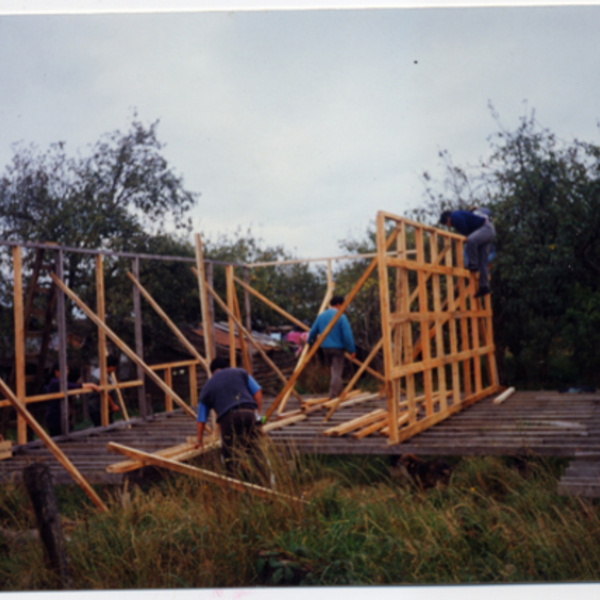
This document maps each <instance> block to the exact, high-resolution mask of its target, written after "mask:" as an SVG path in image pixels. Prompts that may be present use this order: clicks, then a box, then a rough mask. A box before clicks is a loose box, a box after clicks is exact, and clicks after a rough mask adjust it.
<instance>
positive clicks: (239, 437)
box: [196, 358, 262, 473]
mask: <svg viewBox="0 0 600 600" xmlns="http://www.w3.org/2000/svg"><path fill="white" fill-rule="evenodd" d="M210 370H211V373H212V375H211V377H210V379H209V380H208V381H207V382H206V383H205V384H204V386H203V387H202V391H201V392H200V398H199V399H198V416H197V419H196V440H197V442H196V448H201V447H202V446H203V445H204V440H203V437H204V429H205V426H206V421H207V418H208V413H209V411H210V410H211V409H213V410H214V411H215V413H216V414H217V423H218V424H219V428H220V430H221V451H222V453H223V457H224V459H225V466H226V467H227V470H228V471H229V472H230V473H233V471H234V470H235V467H236V466H237V465H236V463H237V461H236V454H237V453H240V452H248V453H249V454H250V455H252V456H253V458H254V459H255V462H256V463H259V462H260V458H259V448H258V440H259V438H260V435H261V428H260V424H259V423H258V422H257V417H258V415H259V414H260V410H261V408H262V389H261V387H260V385H259V384H258V383H257V382H256V380H255V379H254V378H253V377H252V376H251V375H249V374H248V373H247V372H246V371H245V370H244V369H236V368H233V367H230V366H229V361H227V360H226V359H224V358H215V359H214V360H213V361H212V362H211V363H210ZM256 466H257V467H259V469H260V465H259V464H257V465H256Z"/></svg>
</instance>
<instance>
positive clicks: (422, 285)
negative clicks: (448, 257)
mask: <svg viewBox="0 0 600 600" xmlns="http://www.w3.org/2000/svg"><path fill="white" fill-rule="evenodd" d="M415 242H416V245H417V262H418V263H419V264H421V265H423V264H424V263H425V247H424V240H423V229H422V228H420V227H417V228H416V229H415ZM417 281H418V289H419V312H421V313H425V314H427V313H428V312H429V307H428V302H427V287H426V281H425V271H423V269H419V270H418V271H417ZM420 328H421V353H422V355H423V362H424V363H427V362H428V361H429V360H430V359H431V343H430V342H431V340H430V337H429V320H426V321H421V323H420ZM423 387H424V391H425V411H426V413H427V416H430V415H432V414H433V381H432V376H431V369H429V368H426V369H424V371H423Z"/></svg>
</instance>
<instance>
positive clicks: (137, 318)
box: [131, 256, 148, 417]
mask: <svg viewBox="0 0 600 600" xmlns="http://www.w3.org/2000/svg"><path fill="white" fill-rule="evenodd" d="M131 270H132V274H133V276H134V277H135V279H136V280H138V281H139V278H140V259H139V257H138V256H136V257H135V258H134V259H133V263H132V265H131ZM133 314H134V331H135V353H136V354H137V355H138V356H139V357H140V358H141V359H142V360H144V335H143V330H142V301H141V297H140V290H139V289H138V288H137V287H136V286H135V285H134V286H133ZM135 368H136V372H137V378H138V379H139V380H140V381H141V382H142V384H141V386H140V387H139V388H138V394H137V397H138V408H139V411H140V415H141V416H142V417H147V416H148V407H147V406H146V386H145V385H144V370H143V369H142V367H140V365H137V364H136V366H135Z"/></svg>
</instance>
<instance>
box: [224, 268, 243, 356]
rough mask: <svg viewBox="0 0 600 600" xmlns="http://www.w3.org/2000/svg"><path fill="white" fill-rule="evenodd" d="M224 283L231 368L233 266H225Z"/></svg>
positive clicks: (233, 346)
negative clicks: (225, 287) (225, 286)
mask: <svg viewBox="0 0 600 600" xmlns="http://www.w3.org/2000/svg"><path fill="white" fill-rule="evenodd" d="M225 282H226V285H227V308H228V309H229V311H230V312H229V315H228V322H229V365H230V366H232V367H235V366H236V357H235V333H236V327H235V323H234V321H233V316H232V315H233V314H234V303H233V295H234V294H235V288H234V286H233V266H232V265H227V266H226V267H225ZM240 334H241V332H240Z"/></svg>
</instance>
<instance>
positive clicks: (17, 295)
mask: <svg viewBox="0 0 600 600" xmlns="http://www.w3.org/2000/svg"><path fill="white" fill-rule="evenodd" d="M13 283H14V286H13V299H14V318H15V381H16V390H17V398H18V399H19V402H21V403H24V401H25V385H26V381H25V323H24V318H23V263H22V257H21V246H15V247H14V248H13ZM17 442H18V443H19V444H25V443H26V442H27V422H26V421H25V419H23V417H22V416H21V415H19V414H17Z"/></svg>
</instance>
